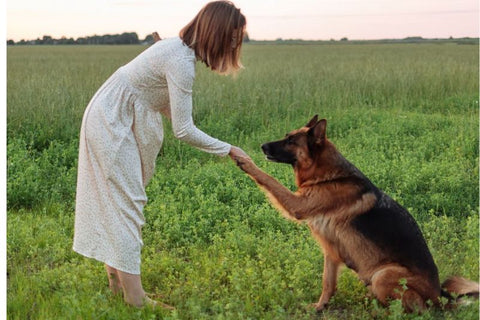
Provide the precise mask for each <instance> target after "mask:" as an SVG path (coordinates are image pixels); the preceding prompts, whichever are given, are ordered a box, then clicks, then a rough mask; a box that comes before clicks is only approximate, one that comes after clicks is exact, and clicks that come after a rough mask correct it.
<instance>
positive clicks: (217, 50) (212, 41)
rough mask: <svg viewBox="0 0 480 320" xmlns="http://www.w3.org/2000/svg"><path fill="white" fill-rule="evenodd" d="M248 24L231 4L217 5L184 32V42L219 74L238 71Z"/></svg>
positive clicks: (212, 4) (207, 7)
mask: <svg viewBox="0 0 480 320" xmlns="http://www.w3.org/2000/svg"><path fill="white" fill-rule="evenodd" d="M246 24H247V21H246V19H245V16H244V15H243V14H242V13H240V9H238V8H236V7H235V5H234V4H233V3H232V2H230V1H213V2H210V3H208V4H207V5H205V6H204V7H203V8H202V9H201V10H200V12H198V14H197V15H196V16H195V18H193V20H192V21H190V23H188V24H187V25H186V26H185V27H184V28H183V29H182V30H181V31H180V38H181V39H182V40H183V42H184V43H185V44H186V45H187V46H189V47H190V48H192V49H193V50H194V51H195V55H196V56H197V58H198V59H199V60H201V61H203V62H204V63H205V64H206V65H207V67H210V68H211V69H212V70H214V71H215V72H217V73H220V74H229V73H235V72H236V71H238V70H239V69H240V68H241V67H242V64H241V63H240V49H241V46H242V40H243V34H244V31H245V25H246Z"/></svg>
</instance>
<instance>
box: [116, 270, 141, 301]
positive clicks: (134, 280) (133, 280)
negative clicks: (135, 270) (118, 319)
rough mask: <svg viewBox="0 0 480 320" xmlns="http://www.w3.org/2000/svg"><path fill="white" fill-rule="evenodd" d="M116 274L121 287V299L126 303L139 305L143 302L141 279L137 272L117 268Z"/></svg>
mask: <svg viewBox="0 0 480 320" xmlns="http://www.w3.org/2000/svg"><path fill="white" fill-rule="evenodd" d="M117 275H118V278H119V280H120V283H121V286H122V288H123V299H124V300H125V302H126V303H127V304H130V305H132V306H136V307H141V306H143V305H144V302H145V297H146V296H145V291H143V287H142V280H141V278H140V275H139V274H130V273H126V272H123V271H120V270H117Z"/></svg>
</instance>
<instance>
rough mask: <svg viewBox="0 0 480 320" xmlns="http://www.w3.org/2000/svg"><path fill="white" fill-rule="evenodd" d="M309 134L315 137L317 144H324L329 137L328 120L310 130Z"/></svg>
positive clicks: (319, 122)
mask: <svg viewBox="0 0 480 320" xmlns="http://www.w3.org/2000/svg"><path fill="white" fill-rule="evenodd" d="M308 133H309V134H310V135H312V136H313V138H314V139H315V143H316V144H323V142H324V141H325V138H326V137H327V120H326V119H322V120H320V121H318V122H317V124H316V125H315V126H314V127H313V128H310V130H309V131H308Z"/></svg>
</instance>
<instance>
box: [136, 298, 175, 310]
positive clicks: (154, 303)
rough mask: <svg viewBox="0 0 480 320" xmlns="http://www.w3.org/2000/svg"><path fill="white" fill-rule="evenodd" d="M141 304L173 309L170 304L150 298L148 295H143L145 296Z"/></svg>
mask: <svg viewBox="0 0 480 320" xmlns="http://www.w3.org/2000/svg"><path fill="white" fill-rule="evenodd" d="M143 305H144V306H148V307H151V308H160V309H165V310H175V308H174V307H172V306H170V305H168V304H166V303H163V302H161V301H157V300H153V299H150V298H149V297H148V296H145V298H143Z"/></svg>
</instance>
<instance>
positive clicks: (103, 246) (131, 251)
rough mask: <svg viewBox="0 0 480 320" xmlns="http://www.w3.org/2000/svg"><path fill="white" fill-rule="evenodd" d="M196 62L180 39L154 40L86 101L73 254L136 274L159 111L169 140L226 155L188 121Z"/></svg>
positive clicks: (226, 147) (159, 137) (159, 136)
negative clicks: (165, 114) (167, 120)
mask: <svg viewBox="0 0 480 320" xmlns="http://www.w3.org/2000/svg"><path fill="white" fill-rule="evenodd" d="M195 60H196V59H195V54H194V51H193V50H192V49H191V48H189V47H187V46H186V45H184V44H183V42H182V40H181V39H180V38H178V37H175V38H169V39H165V40H162V41H159V42H157V43H155V44H154V45H152V46H151V47H149V48H148V49H146V50H145V51H144V52H142V53H141V54H140V55H138V56H137V57H136V58H135V59H133V60H132V61H131V62H130V63H128V64H126V65H125V66H123V67H121V68H119V69H118V70H117V71H116V72H115V73H114V74H113V75H112V76H111V77H110V78H109V79H108V80H107V81H106V82H105V83H104V84H103V85H102V86H101V87H100V89H99V90H98V91H97V92H96V94H95V95H94V96H93V98H92V100H91V101H90V103H89V104H88V106H87V109H86V110H85V113H84V116H83V121H82V127H81V131H80V145H79V159H78V177H77V193H76V205H75V231H74V241H73V250H74V251H76V252H78V253H80V254H82V255H84V256H86V257H90V258H94V259H96V260H98V261H101V262H103V263H106V264H108V265H109V266H111V267H114V268H116V269H117V270H120V271H123V272H127V273H131V274H140V257H141V248H142V246H143V242H142V226H143V225H144V223H145V218H144V216H143V213H142V212H143V207H144V205H145V203H146V202H147V197H146V194H145V186H146V185H147V184H148V181H149V180H150V178H151V177H152V175H153V172H154V169H155V159H156V157H157V155H158V152H159V151H160V148H161V146H162V141H163V125H162V117H161V111H162V109H168V108H169V112H170V114H171V121H172V128H173V132H174V136H175V137H176V138H178V139H181V140H182V141H184V142H186V143H188V144H190V145H192V146H194V147H196V148H198V149H200V150H203V151H205V152H209V153H212V154H217V155H219V156H225V155H227V154H228V152H229V151H230V148H231V146H230V144H228V143H225V142H222V141H220V140H218V139H215V138H213V137H211V136H209V135H207V134H205V133H204V132H202V131H201V130H199V129H198V128H196V127H195V125H194V123H193V120H192V86H193V81H194V77H195Z"/></svg>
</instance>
